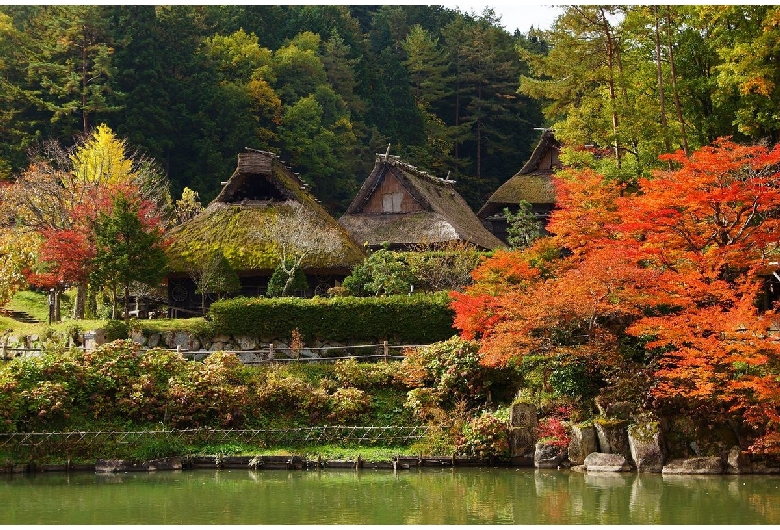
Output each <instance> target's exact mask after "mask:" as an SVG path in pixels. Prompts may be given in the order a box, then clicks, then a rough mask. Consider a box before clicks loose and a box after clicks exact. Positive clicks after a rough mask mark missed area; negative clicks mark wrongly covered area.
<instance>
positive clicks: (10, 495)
mask: <svg viewBox="0 0 780 530" xmlns="http://www.w3.org/2000/svg"><path fill="white" fill-rule="evenodd" d="M779 523H780V477H775V476H753V475H751V476H712V477H702V476H685V477H670V476H661V475H637V474H634V473H627V474H582V473H574V472H569V471H554V470H551V471H546V470H534V469H492V468H491V469H483V468H481V469H474V468H466V469H463V468H457V469H450V468H447V469H413V470H404V471H398V472H396V473H394V472H393V471H391V470H368V469H362V470H357V471H356V470H344V471H341V470H321V471H276V470H264V471H249V470H246V471H244V470H230V471H228V470H219V471H215V470H192V471H177V472H156V473H122V474H105V475H102V474H101V475H99V474H92V473H70V474H65V473H41V474H36V475H3V476H0V524H72V525H75V524H103V525H107V524H224V525H228V524H299V525H303V524H305V525H311V524H319V525H324V524H353V525H357V524H420V525H421V524H779Z"/></svg>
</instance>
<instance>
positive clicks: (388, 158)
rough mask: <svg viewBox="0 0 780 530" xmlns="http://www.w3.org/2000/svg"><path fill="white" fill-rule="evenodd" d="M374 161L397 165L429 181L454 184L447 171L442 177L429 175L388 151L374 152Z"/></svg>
mask: <svg viewBox="0 0 780 530" xmlns="http://www.w3.org/2000/svg"><path fill="white" fill-rule="evenodd" d="M376 163H377V164H383V163H384V164H387V165H389V166H393V167H397V168H399V169H403V170H404V171H408V172H409V173H412V174H414V175H416V176H418V177H423V178H426V179H428V180H430V181H431V182H435V183H437V184H454V183H455V181H454V180H450V179H449V176H450V174H449V172H448V173H447V178H444V179H443V178H440V177H437V176H435V175H431V174H430V173H428V172H427V171H425V170H424V169H420V168H418V167H417V166H413V165H412V164H410V163H408V162H404V161H403V160H401V157H400V156H397V155H390V154H388V153H385V154H381V153H377V154H376Z"/></svg>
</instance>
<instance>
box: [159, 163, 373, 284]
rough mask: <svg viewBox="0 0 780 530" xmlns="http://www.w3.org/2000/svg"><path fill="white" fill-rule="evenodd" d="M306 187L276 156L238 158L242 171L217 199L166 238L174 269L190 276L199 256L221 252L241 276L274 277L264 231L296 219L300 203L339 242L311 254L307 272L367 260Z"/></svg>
mask: <svg viewBox="0 0 780 530" xmlns="http://www.w3.org/2000/svg"><path fill="white" fill-rule="evenodd" d="M305 187H306V185H305V184H304V183H303V182H302V181H301V180H300V179H298V178H297V177H296V176H295V174H293V173H292V171H290V169H289V168H287V167H286V166H285V165H284V164H283V163H282V162H281V161H279V160H278V158H277V157H276V156H275V155H273V154H272V153H268V152H263V151H252V152H247V153H241V154H239V156H238V167H237V168H236V171H235V172H234V173H233V175H232V176H231V177H230V179H229V180H228V181H227V183H225V186H224V187H223V189H222V191H221V193H220V194H219V195H218V196H217V198H216V199H214V201H212V202H211V204H209V205H208V207H207V208H206V209H205V210H203V211H202V212H201V213H200V214H198V215H197V216H195V217H194V218H193V219H190V220H189V221H187V222H185V223H183V224H181V225H179V226H177V227H174V228H173V229H172V230H170V232H169V233H168V234H167V237H168V240H169V246H168V257H169V260H170V268H171V270H172V271H173V272H174V273H176V272H178V273H181V272H186V271H187V270H188V268H189V266H190V265H189V264H190V263H192V262H194V261H196V260H197V259H198V258H199V257H201V256H205V255H207V254H208V253H211V252H213V251H220V252H222V253H223V255H224V256H225V258H227V260H228V262H229V263H230V265H231V266H232V267H233V268H234V269H235V270H236V271H238V272H239V273H240V274H244V275H249V274H267V273H270V271H272V270H273V269H274V268H275V267H276V266H277V265H278V263H279V253H278V249H277V247H276V245H275V244H274V241H272V240H271V239H270V238H269V236H268V235H267V234H266V233H265V231H264V230H263V228H264V227H265V226H267V225H268V224H269V223H271V222H273V220H274V219H275V218H276V217H277V216H294V215H298V214H299V212H300V211H301V210H300V209H299V208H297V206H298V205H300V206H302V207H303V208H304V209H305V210H307V211H310V212H313V213H314V217H315V219H316V222H317V223H318V224H320V225H321V226H322V227H327V228H328V229H329V230H332V232H333V234H334V235H335V236H336V237H337V238H338V245H337V248H338V250H337V251H335V252H329V253H318V254H317V253H315V254H312V255H310V256H309V257H307V258H306V260H305V261H304V268H305V270H306V271H307V272H312V273H346V272H348V271H349V270H350V269H351V268H352V267H353V266H354V265H356V264H358V263H361V262H362V261H363V258H364V253H363V249H362V248H361V247H360V246H358V245H357V244H356V243H355V241H353V240H352V239H351V238H350V236H349V234H348V233H347V232H346V230H344V228H343V227H342V226H341V225H339V223H338V222H337V221H336V219H334V218H333V217H332V216H331V215H330V214H329V213H328V212H327V211H326V210H325V209H324V208H323V207H322V206H321V205H320V204H319V203H318V202H317V200H316V199H315V198H314V197H313V196H312V195H311V194H310V193H309V192H308V191H307V190H306V189H305Z"/></svg>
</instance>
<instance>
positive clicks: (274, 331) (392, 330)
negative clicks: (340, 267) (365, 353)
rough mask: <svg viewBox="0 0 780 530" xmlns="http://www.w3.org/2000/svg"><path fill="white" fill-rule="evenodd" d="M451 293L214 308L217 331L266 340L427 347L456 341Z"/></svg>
mask: <svg viewBox="0 0 780 530" xmlns="http://www.w3.org/2000/svg"><path fill="white" fill-rule="evenodd" d="M449 302H450V300H449V296H448V295H447V294H446V293H437V294H433V295H413V296H406V295H398V296H386V297H378V298H359V297H336V298H312V299H304V298H272V299H268V298H245V297H241V298H233V299H230V300H222V301H218V302H215V303H214V304H212V305H211V308H210V310H209V311H210V315H211V320H212V325H213V331H214V333H217V334H225V335H248V336H254V337H260V338H270V339H273V338H277V339H278V338H282V337H290V336H291V334H292V332H293V330H294V329H296V328H297V329H298V331H299V332H300V333H301V335H302V337H303V340H304V341H305V342H307V343H311V342H312V341H313V340H315V339H319V340H332V341H339V342H344V341H371V342H378V341H382V340H388V341H390V342H393V343H396V344H398V343H407V344H409V343H411V344H427V343H431V342H436V341H439V340H444V339H446V338H448V337H450V336H452V333H453V328H452V322H453V313H452V310H451V309H450V307H449Z"/></svg>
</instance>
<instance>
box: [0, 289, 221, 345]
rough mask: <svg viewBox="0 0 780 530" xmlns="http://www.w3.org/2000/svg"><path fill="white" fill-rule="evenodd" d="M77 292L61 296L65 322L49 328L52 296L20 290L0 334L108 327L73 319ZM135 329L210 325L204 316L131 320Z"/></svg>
mask: <svg viewBox="0 0 780 530" xmlns="http://www.w3.org/2000/svg"><path fill="white" fill-rule="evenodd" d="M74 295H75V292H66V293H64V294H63V295H62V296H61V306H60V314H61V318H62V321H60V322H54V323H52V325H51V326H49V323H48V321H49V302H48V295H47V293H44V292H36V291H19V292H18V293H16V294H15V295H14V297H13V298H12V299H11V300H10V301H9V302H8V303H7V304H6V305H5V306H4V307H3V308H2V309H4V310H5V312H4V313H0V333H2V332H3V331H5V332H9V333H12V334H16V335H44V334H46V332H47V331H48V330H51V331H54V332H56V333H59V334H63V335H64V334H67V333H69V332H71V331H72V330H73V329H74V327H77V328H78V329H80V330H81V331H90V330H94V329H100V328H104V327H105V325H106V323H107V322H108V321H107V320H101V319H92V320H73V319H72V318H70V315H71V311H72V297H73V296H74ZM11 312H16V313H17V314H19V313H21V314H26V315H29V316H30V317H32V318H33V319H35V320H38V322H37V323H30V322H22V321H20V320H18V319H16V318H13V317H12V316H11ZM130 325H131V327H137V328H141V329H143V330H144V331H146V332H147V333H162V332H165V331H197V330H200V329H203V327H204V326H206V325H207V323H206V321H205V319H204V318H203V317H196V318H188V319H167V318H161V319H152V320H146V319H144V320H136V319H131V320H130Z"/></svg>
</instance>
